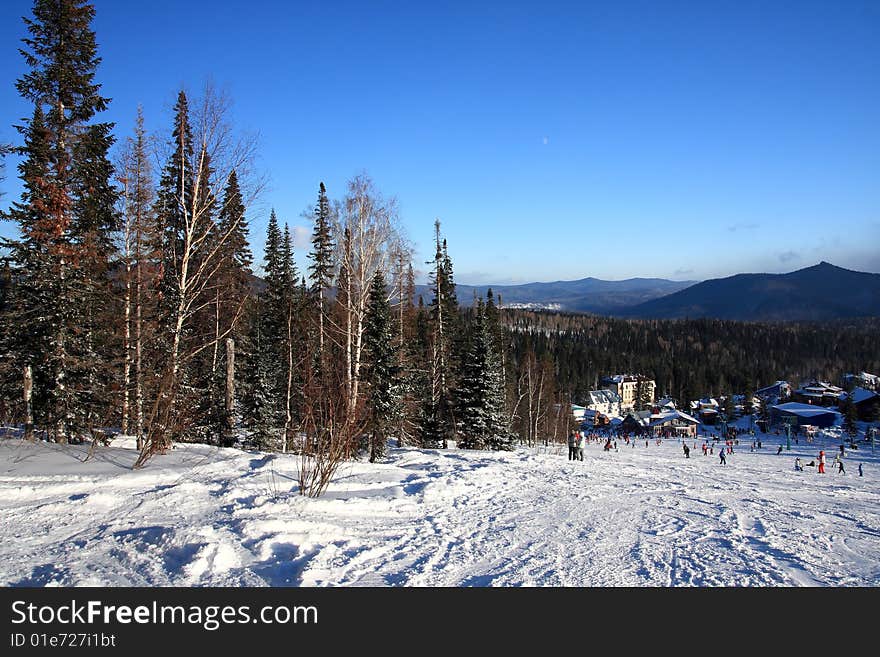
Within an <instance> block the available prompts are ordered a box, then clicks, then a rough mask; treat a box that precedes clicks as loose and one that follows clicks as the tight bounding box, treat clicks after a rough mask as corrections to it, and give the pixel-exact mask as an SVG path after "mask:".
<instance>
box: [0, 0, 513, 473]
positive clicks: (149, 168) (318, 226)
mask: <svg viewBox="0 0 880 657" xmlns="http://www.w3.org/2000/svg"><path fill="white" fill-rule="evenodd" d="M93 18H94V9H93V7H92V6H91V5H89V4H87V3H85V2H83V0H52V1H51V2H50V1H48V0H36V1H35V3H34V10H33V18H31V19H26V24H27V27H28V30H29V33H30V37H28V38H26V39H24V40H23V41H24V44H25V48H23V49H22V53H23V55H24V58H25V62H26V64H27V66H28V69H29V70H28V72H27V73H25V74H24V75H23V76H22V77H21V78H20V79H19V80H18V81H17V83H16V88H17V89H18V91H19V93H20V94H21V96H22V97H23V98H25V99H26V100H27V101H29V102H30V103H31V104H32V107H33V111H32V114H31V115H30V117H29V118H28V119H27V120H24V121H23V123H22V125H20V126H17V129H18V131H19V132H20V134H21V137H22V141H23V144H22V145H21V146H17V147H15V150H16V151H17V152H18V153H19V154H20V155H21V156H22V160H21V163H20V164H19V167H18V173H19V177H20V179H21V181H22V184H23V192H22V194H21V197H20V199H18V200H16V201H15V202H13V203H12V205H11V207H10V208H9V209H8V210H7V211H6V212H5V213H4V218H6V219H9V220H11V221H13V222H15V224H16V225H17V226H18V232H19V236H18V238H17V239H10V240H5V241H4V244H3V247H4V250H5V253H4V257H3V269H2V276H0V283H2V286H0V327H2V333H0V349H2V355H3V358H2V363H0V415H2V419H4V420H5V421H7V422H12V421H18V422H21V423H23V424H24V425H25V435H26V437H28V438H29V439H34V438H35V437H36V436H37V435H39V436H41V437H44V438H46V439H49V440H54V441H57V442H70V441H82V440H83V439H85V438H86V437H88V436H90V435H91V436H93V437H94V436H95V435H96V432H99V431H101V430H102V428H104V427H119V428H121V431H122V432H123V433H125V434H130V435H134V436H136V437H137V441H138V448H139V449H140V450H141V451H140V458H139V459H138V462H137V464H136V465H138V466H140V465H144V464H145V463H147V462H148V461H149V460H150V459H151V458H152V457H153V456H155V455H156V454H161V453H164V452H166V451H167V450H168V449H169V447H170V446H171V445H172V443H173V442H174V441H182V440H189V441H201V442H208V443H212V444H217V445H221V446H230V445H233V444H235V443H236V442H241V443H243V444H245V445H251V446H254V447H258V448H262V449H276V450H281V451H296V452H297V453H299V454H305V455H308V460H307V461H306V460H304V468H306V467H307V469H308V472H304V474H303V482H304V483H306V484H308V486H307V487H309V488H311V489H312V490H317V489H320V488H321V487H322V486H323V485H326V481H327V479H328V476H329V475H328V472H330V473H331V474H332V468H333V467H335V464H336V463H338V461H339V460H340V459H344V458H351V457H353V456H355V455H357V454H358V453H366V454H367V455H368V456H369V458H370V460H376V459H378V458H381V456H382V455H383V452H384V449H385V444H386V438H387V437H389V436H396V437H397V440H398V442H399V443H401V444H404V443H410V444H419V445H424V446H436V447H445V446H447V445H448V443H449V441H450V440H455V441H457V443H458V445H459V446H460V447H465V448H478V449H483V448H489V449H510V447H511V443H512V434H511V432H510V426H509V424H510V423H509V421H508V420H507V418H506V414H507V409H506V406H505V395H504V388H503V378H502V370H503V367H502V365H501V363H502V360H503V358H502V354H501V353H500V352H499V351H498V348H499V347H500V346H501V345H502V342H501V341H500V340H498V337H497V336H498V335H499V331H500V328H499V326H498V323H497V310H496V309H495V307H494V305H493V303H492V301H491V299H490V300H487V301H486V303H485V304H483V303H480V304H479V305H478V306H477V308H476V310H469V311H468V312H466V313H465V312H461V311H460V309H459V308H458V304H457V301H456V296H455V283H454V280H453V273H452V262H451V259H450V257H449V253H448V249H447V245H446V241H445V240H444V239H443V238H442V235H441V232H440V223H439V220H438V221H437V222H436V224H435V235H434V237H435V246H436V249H435V251H436V255H435V258H434V260H433V261H432V262H431V263H428V264H430V265H431V273H430V276H431V289H432V291H433V296H432V298H431V299H430V300H429V301H428V303H427V305H426V303H425V301H424V300H422V299H419V300H418V303H417V301H416V299H415V298H414V290H415V283H414V270H413V263H412V248H411V246H410V245H409V244H408V243H407V242H406V240H405V239H404V238H403V237H402V235H401V230H400V220H399V216H398V213H397V208H396V203H395V202H394V200H393V199H387V198H385V197H383V196H382V194H381V193H379V192H378V191H377V190H376V188H375V186H374V184H373V182H372V181H371V180H370V179H369V177H367V176H366V175H359V176H356V177H354V178H353V179H351V180H350V181H349V182H348V184H347V188H346V190H345V192H344V195H343V197H342V198H341V199H339V200H336V201H332V200H331V199H330V198H329V197H328V193H327V190H326V188H325V186H324V184H323V183H321V185H320V186H319V189H318V190H317V198H316V202H315V206H314V211H313V213H312V215H313V216H312V217H311V219H312V220H313V224H314V231H313V235H312V242H311V251H310V253H309V255H308V260H309V262H308V264H307V266H305V267H303V268H302V269H301V268H300V266H298V264H297V263H296V262H295V258H294V249H293V243H292V237H291V232H290V229H289V226H288V225H287V224H286V223H285V224H284V225H283V227H282V225H281V222H279V220H278V218H277V216H276V214H275V212H274V210H273V211H272V213H271V216H270V218H269V222H268V228H267V235H266V246H265V253H264V254H263V256H264V257H263V260H264V275H263V277H262V279H260V278H257V277H256V276H255V275H254V271H253V263H254V256H253V254H252V252H251V250H250V246H249V227H248V220H247V218H246V215H247V213H248V207H249V205H250V204H251V203H253V201H254V200H255V199H256V197H257V195H258V194H259V193H260V191H261V184H260V180H259V178H258V177H257V176H256V175H255V174H254V171H253V159H254V154H255V144H254V142H253V141H252V140H249V139H247V138H243V137H240V136H239V135H238V134H237V133H236V132H235V130H234V129H233V127H232V125H231V123H230V121H229V111H228V110H229V100H228V98H226V97H224V96H222V95H221V94H218V93H217V92H216V91H215V90H213V89H212V88H210V87H208V88H206V89H205V92H204V93H203V94H202V95H201V96H200V97H199V98H190V97H189V96H188V95H187V94H186V93H185V92H184V91H180V92H179V94H178V96H177V102H176V104H175V106H174V110H173V119H172V122H171V126H170V135H169V137H168V138H167V140H165V141H164V143H161V142H160V143H157V142H156V139H155V138H154V137H153V136H151V135H149V134H147V133H146V131H145V129H144V118H143V115H142V112H141V110H140V109H138V115H137V121H136V126H135V129H134V132H133V134H132V135H130V136H128V137H127V138H126V139H125V140H124V142H123V143H122V144H120V145H118V148H117V151H116V152H117V157H116V159H115V161H112V156H111V150H112V149H113V148H114V145H115V142H116V139H115V137H114V135H113V127H114V126H113V124H111V123H107V122H100V121H99V120H98V117H99V116H100V113H101V112H102V111H104V110H105V109H106V107H107V104H108V102H109V101H108V99H107V98H104V97H103V96H102V95H101V94H100V85H99V84H97V83H96V82H95V75H96V72H97V67H98V65H99V63H100V61H101V59H100V57H98V55H97V46H96V40H95V34H94V32H93V31H92V29H91V21H92V19H93ZM154 155H158V159H159V161H161V162H163V164H162V167H161V170H159V171H155V170H154V167H153V164H152V162H153V160H154ZM328 469H329V470H328Z"/></svg>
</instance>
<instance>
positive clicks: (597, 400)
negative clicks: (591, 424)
mask: <svg viewBox="0 0 880 657" xmlns="http://www.w3.org/2000/svg"><path fill="white" fill-rule="evenodd" d="M587 394H588V395H589V397H590V403H592V404H617V403H619V402H620V401H621V398H620V395H618V394H617V393H616V392H614V391H613V390H590V392H588V393H587Z"/></svg>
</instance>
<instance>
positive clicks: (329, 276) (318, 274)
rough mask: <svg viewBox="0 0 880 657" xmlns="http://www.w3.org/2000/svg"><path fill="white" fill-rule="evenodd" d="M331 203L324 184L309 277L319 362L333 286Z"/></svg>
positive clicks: (313, 240)
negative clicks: (315, 307) (328, 293)
mask: <svg viewBox="0 0 880 657" xmlns="http://www.w3.org/2000/svg"><path fill="white" fill-rule="evenodd" d="M330 220H331V216H330V201H329V200H328V199H327V190H326V188H325V187H324V183H323V182H322V183H321V185H320V187H319V189H318V202H317V204H316V205H315V227H314V230H313V232H312V251H311V253H309V256H308V257H309V259H310V260H311V261H312V264H311V265H309V277H310V278H311V281H312V287H311V293H312V296H313V298H314V299H315V303H316V305H317V318H318V354H319V362H320V360H321V358H322V357H323V354H324V342H325V339H326V338H325V334H326V331H327V327H326V325H327V322H328V320H327V299H326V296H325V295H326V293H327V290H328V289H329V288H330V286H331V285H332V284H333V269H334V266H333V238H332V235H331V231H330Z"/></svg>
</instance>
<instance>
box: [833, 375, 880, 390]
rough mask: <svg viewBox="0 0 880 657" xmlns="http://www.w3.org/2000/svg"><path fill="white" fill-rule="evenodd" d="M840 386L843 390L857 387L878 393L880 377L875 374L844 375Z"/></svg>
mask: <svg viewBox="0 0 880 657" xmlns="http://www.w3.org/2000/svg"><path fill="white" fill-rule="evenodd" d="M840 383H841V385H842V386H843V387H844V388H849V387H850V386H858V387H860V388H865V389H866V390H872V391H874V392H878V391H880V376H877V375H876V374H869V373H868V372H859V373H858V374H844V375H843V377H841V380H840Z"/></svg>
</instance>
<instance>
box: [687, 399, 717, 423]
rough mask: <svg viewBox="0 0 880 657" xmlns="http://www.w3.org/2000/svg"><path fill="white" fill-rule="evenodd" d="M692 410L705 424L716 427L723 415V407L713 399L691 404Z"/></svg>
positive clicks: (700, 400)
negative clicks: (720, 416)
mask: <svg viewBox="0 0 880 657" xmlns="http://www.w3.org/2000/svg"><path fill="white" fill-rule="evenodd" d="M691 410H692V411H693V413H694V415H696V416H697V417H698V418H699V421H700V422H702V423H703V424H709V425H714V424H716V423H717V422H718V417H719V415H721V405H720V404H719V403H718V400H716V399H714V398H712V397H709V398H707V399H698V400H697V401H695V402H691Z"/></svg>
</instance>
